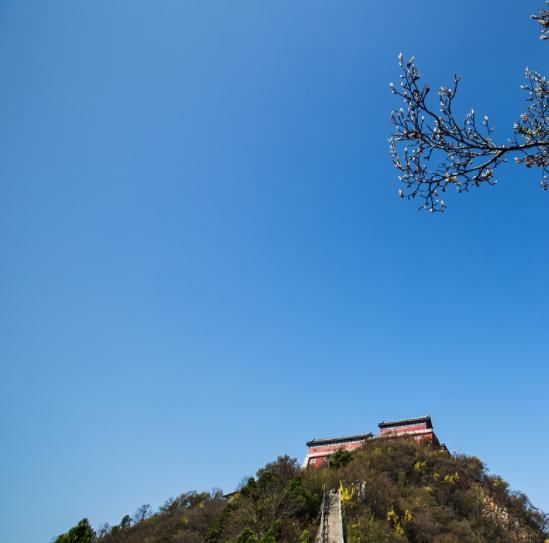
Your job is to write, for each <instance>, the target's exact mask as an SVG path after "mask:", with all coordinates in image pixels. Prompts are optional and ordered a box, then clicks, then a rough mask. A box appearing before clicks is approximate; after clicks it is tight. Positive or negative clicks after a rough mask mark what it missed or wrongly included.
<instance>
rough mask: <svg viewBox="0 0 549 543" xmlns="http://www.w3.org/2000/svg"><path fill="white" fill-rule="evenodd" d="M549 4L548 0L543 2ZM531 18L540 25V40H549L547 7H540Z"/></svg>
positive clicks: (548, 13)
mask: <svg viewBox="0 0 549 543" xmlns="http://www.w3.org/2000/svg"><path fill="white" fill-rule="evenodd" d="M545 3H546V4H547V6H549V0H547V1H546V2H545ZM532 19H534V20H535V21H537V22H538V23H539V24H540V26H541V31H540V36H539V39H540V40H549V7H547V8H545V9H541V10H540V11H539V13H538V14H537V15H532Z"/></svg>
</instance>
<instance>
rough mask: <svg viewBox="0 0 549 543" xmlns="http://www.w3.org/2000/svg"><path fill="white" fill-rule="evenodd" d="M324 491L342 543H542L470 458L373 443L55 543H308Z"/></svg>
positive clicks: (534, 517)
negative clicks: (334, 506) (334, 498)
mask: <svg viewBox="0 0 549 543" xmlns="http://www.w3.org/2000/svg"><path fill="white" fill-rule="evenodd" d="M332 488H334V489H339V491H340V495H341V496H342V501H343V504H344V509H343V511H344V524H345V532H346V534H345V536H346V538H345V540H346V542H347V543H407V542H410V543H458V542H459V543H511V542H513V543H516V542H521V543H549V533H548V530H549V523H548V517H547V516H546V515H545V514H544V513H542V512H541V511H539V510H537V509H536V508H535V507H533V506H532V504H531V503H530V502H529V501H528V498H527V497H526V496H525V495H524V494H521V493H518V492H513V491H510V490H509V487H508V485H507V483H505V481H503V479H501V478H500V477H496V476H493V475H489V474H488V473H487V471H486V468H485V467H484V465H483V464H482V462H481V461H480V460H478V459H477V458H474V457H468V456H463V455H454V456H452V455H449V454H447V453H445V452H443V451H439V450H435V449H432V448H430V447H428V446H426V445H420V444H416V443H415V442H413V441H410V440H379V439H377V440H372V441H370V442H369V443H368V444H367V445H366V446H365V447H364V448H363V449H362V450H359V451H356V452H353V453H348V452H345V453H343V452H342V453H339V454H338V455H337V456H334V457H333V459H332V461H331V462H330V463H329V466H327V467H324V468H320V469H318V468H309V469H306V470H302V469H300V468H299V466H298V464H297V461H296V460H295V459H291V458H289V457H288V456H283V457H279V458H278V459H277V460H276V461H275V462H272V463H269V464H267V465H266V466H265V467H263V468H261V469H260V470H259V471H258V472H257V474H256V476H255V477H251V478H249V479H248V480H247V481H246V482H245V483H244V484H243V485H242V486H241V488H240V489H239V490H238V491H237V492H235V493H234V494H232V495H229V496H226V497H224V496H223V495H222V493H221V491H219V490H216V491H213V492H210V493H197V492H190V493H186V494H182V495H181V496H179V497H178V498H175V499H169V500H167V501H166V502H165V503H164V505H162V507H161V508H160V510H159V511H158V512H156V513H154V514H151V512H150V507H149V506H142V507H140V508H139V509H138V512H137V515H138V516H137V518H138V519H139V520H132V519H131V518H130V517H129V516H128V515H126V516H125V517H124V518H123V519H122V521H121V522H120V524H119V525H117V526H112V527H110V526H107V525H105V526H103V527H102V528H100V529H99V530H98V531H97V533H94V532H93V530H91V528H90V527H89V524H88V523H87V521H86V520H83V521H81V522H80V523H79V524H78V526H76V527H75V528H72V529H71V530H69V532H67V533H66V534H63V535H61V536H59V537H58V538H57V539H55V543H91V542H92V541H93V543H137V542H139V543H143V542H147V543H286V542H287V543H295V542H299V543H311V542H312V541H313V540H314V536H315V534H316V531H317V526H318V515H319V509H320V504H321V501H322V495H323V492H324V490H325V489H332ZM77 532H78V533H77ZM78 534H81V535H82V538H81V539H78V537H79V535H78Z"/></svg>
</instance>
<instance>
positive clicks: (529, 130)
mask: <svg viewBox="0 0 549 543" xmlns="http://www.w3.org/2000/svg"><path fill="white" fill-rule="evenodd" d="M399 65H400V67H401V70H402V73H401V75H400V86H399V87H395V86H394V85H392V84H391V90H392V92H393V94H396V95H397V96H399V97H400V98H402V100H403V101H404V106H405V107H404V108H400V110H398V111H393V113H392V114H391V120H392V123H393V127H394V129H393V132H392V133H391V138H390V140H389V147H390V153H391V157H392V160H393V164H394V166H395V167H396V168H397V169H398V170H400V172H401V175H400V176H399V180H400V181H401V183H402V184H403V185H404V188H402V189H401V190H399V195H400V196H401V197H402V198H407V199H414V198H416V197H417V198H419V199H420V200H421V202H422V205H421V206H420V209H426V210H428V211H431V212H435V211H444V209H445V208H446V203H445V201H444V200H443V198H442V196H443V193H445V192H446V191H447V190H448V189H449V188H454V189H455V190H456V191H457V192H463V191H468V190H469V189H470V188H471V187H478V186H480V185H481V184H489V185H494V184H495V183H496V179H495V177H494V170H495V169H496V168H497V167H498V166H499V165H500V164H502V163H503V162H504V161H505V160H506V158H507V156H508V155H509V154H511V153H513V154H517V155H518V156H517V157H516V159H515V160H516V162H517V163H522V164H524V165H526V166H527V167H532V166H536V167H539V168H541V169H542V171H543V178H542V181H541V184H542V187H543V188H549V182H548V180H547V175H548V171H547V170H548V165H549V85H548V82H547V81H546V79H545V78H544V77H542V76H541V75H540V74H539V73H537V72H534V71H530V70H526V81H527V83H526V85H523V88H524V89H525V90H527V92H528V96H529V97H528V100H527V101H528V103H529V106H528V108H527V110H526V112H525V113H523V114H522V115H521V118H520V120H519V122H517V123H515V126H514V138H513V140H512V141H509V142H508V143H507V144H497V143H495V142H494V140H493V139H492V133H493V128H492V126H491V125H490V121H489V118H488V116H487V115H484V117H483V119H482V121H481V122H480V123H479V122H477V118H476V115H475V112H474V110H471V111H470V112H469V113H468V114H467V115H466V116H465V118H464V119H463V120H459V119H458V118H457V117H456V116H455V114H454V108H453V104H454V100H455V98H456V95H457V92H458V87H459V77H457V76H455V77H454V81H453V84H452V86H451V87H441V88H440V89H439V90H438V91H437V94H438V111H435V109H434V108H433V107H432V105H431V104H430V103H429V102H428V95H429V93H430V88H429V86H428V85H425V84H424V85H420V83H419V81H420V75H419V73H418V70H417V68H416V65H415V62H414V59H413V58H411V59H410V60H408V61H404V59H403V56H402V54H401V55H399Z"/></svg>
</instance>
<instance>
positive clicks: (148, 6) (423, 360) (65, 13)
mask: <svg viewBox="0 0 549 543" xmlns="http://www.w3.org/2000/svg"><path fill="white" fill-rule="evenodd" d="M541 5H542V2H541V1H537V0H536V1H534V0H522V1H521V2H503V3H502V2H499V1H496V0H486V1H484V2H478V1H475V2H473V1H472V0H464V1H462V2H455V1H452V2H451V1H446V0H436V1H435V0H423V1H422V2H421V7H419V5H418V6H415V7H413V6H411V5H410V3H409V2H405V1H404V0H394V1H393V2H373V1H366V2H364V1H356V2H354V1H349V2H345V3H341V2H322V1H321V2H318V1H315V2H312V1H304V2H289V1H277V2H270V3H267V2H251V1H249V2H244V1H239V2H225V3H222V2H198V1H190V0H188V1H184V2H180V1H169V0H164V1H163V2H145V1H142V0H131V1H130V0H126V1H123V0H119V1H116V2H113V1H110V0H109V1H107V0H96V1H94V2H86V1H68V0H65V1H57V0H50V1H48V2H38V1H31V0H27V1H23V2H21V1H19V2H15V1H13V0H12V1H10V0H4V1H3V2H2V3H1V4H0V70H1V73H2V81H3V84H2V85H1V86H0V97H1V99H0V107H1V115H0V119H1V121H0V142H1V146H0V148H1V149H2V152H1V157H2V159H1V160H0V248H1V252H2V258H1V259H0V364H1V369H2V379H1V382H0V422H1V424H0V437H1V441H2V452H1V455H0V457H1V462H0V506H1V508H2V511H3V521H2V523H0V540H2V541H3V542H6V543H34V542H40V541H49V540H50V539H51V538H52V537H53V536H55V535H56V534H58V533H60V532H62V531H64V530H66V529H67V528H69V527H70V526H72V525H73V524H74V523H76V522H77V521H78V520H79V519H80V518H82V517H83V516H87V517H88V518H89V519H90V521H91V522H92V524H93V525H94V526H97V525H99V524H100V523H102V522H105V521H108V522H110V523H115V522H118V521H119V520H120V518H121V517H122V516H123V515H125V514H126V513H129V514H131V513H133V512H134V511H135V509H136V508H137V507H138V506H139V505H141V504H142V503H150V504H151V505H153V507H157V506H158V505H159V504H161V503H162V502H163V501H164V499H166V498H168V497H169V496H174V495H177V494H179V493H181V492H184V491H188V490H192V489H210V488H212V487H221V488H223V489H225V490H231V489H232V488H234V486H235V485H236V484H237V483H238V482H239V480H240V479H241V478H242V476H244V475H246V474H251V473H253V472H254V471H255V470H256V469H257V468H258V467H259V466H261V465H262V464H264V463H265V462H267V461H269V460H271V459H273V458H274V457H276V455H278V454H282V453H289V454H291V455H293V456H297V457H299V458H302V457H303V455H304V453H305V445H304V444H305V441H307V440H308V439H311V438H313V437H315V436H316V437H321V436H329V435H333V434H335V435H340V434H346V433H360V432H364V431H370V430H375V428H376V424H377V422H379V421H380V420H381V419H386V420H388V419H391V418H402V417H407V416H418V415H423V414H431V415H432V417H433V421H434V424H435V427H436V429H437V431H438V433H439V435H440V437H441V438H442V439H443V440H444V441H446V443H447V444H448V446H449V448H450V449H451V450H453V451H460V452H465V453H469V454H474V455H478V456H479V457H480V458H482V459H483V460H484V461H485V462H486V463H487V465H488V467H489V468H490V470H491V471H493V472H495V473H499V474H501V475H502V476H503V477H505V478H506V479H507V480H508V481H509V482H510V483H511V485H512V486H513V487H514V488H517V489H520V490H522V491H524V492H525V493H526V494H528V495H529V496H530V498H531V499H532V501H533V502H534V504H535V505H537V506H539V507H541V508H543V509H545V510H549V499H548V497H547V490H546V489H547V488H549V465H548V463H547V450H548V448H549V437H548V433H547V431H546V429H545V428H546V424H547V419H548V409H547V391H548V384H549V365H548V361H549V342H548V341H547V317H548V315H547V308H548V303H549V294H548V292H547V275H548V266H549V251H548V250H547V249H548V247H547V231H548V230H549V213H548V212H547V211H548V206H549V195H548V194H545V193H542V192H541V191H540V189H539V188H538V185H539V176H538V174H537V172H534V171H529V170H526V169H524V168H517V167H513V166H512V165H510V166H506V167H504V168H503V169H502V170H501V172H500V175H499V178H500V183H499V184H498V186H497V187H494V188H483V189H482V190H477V191H474V192H472V193H470V194H466V195H459V196H457V195H450V197H448V198H447V201H448V204H449V208H448V212H447V213H446V214H445V215H436V216H432V215H429V214H426V213H418V212H417V211H416V210H415V207H414V205H413V204H410V203H406V202H402V201H400V200H399V199H398V198H397V197H396V192H397V189H398V185H397V182H396V173H395V171H393V169H392V166H391V164H390V161H389V158H388V149H387V137H388V132H389V130H390V125H389V113H390V110H391V109H392V108H396V107H399V105H400V104H399V103H398V102H397V101H396V99H395V97H393V96H392V95H391V94H390V93H389V90H388V84H389V82H390V81H395V80H397V79H398V66H397V59H396V57H397V54H398V53H399V52H400V51H403V52H404V54H405V55H412V54H413V55H415V56H416V58H417V62H418V67H419V69H420V71H421V73H422V75H424V76H425V78H426V79H427V80H428V81H429V82H430V84H431V86H435V87H436V86H438V85H441V84H444V83H448V82H449V81H450V80H451V76H452V75H453V73H454V72H457V73H459V74H460V75H461V76H462V77H463V86H462V93H461V102H460V103H461V107H462V108H463V110H464V111H465V110H466V109H468V108H470V107H474V108H475V109H476V110H477V111H479V112H482V113H484V112H486V113H488V114H489V115H490V117H491V119H492V120H493V123H494V125H495V126H496V135H499V137H500V138H501V139H502V140H504V139H505V138H506V137H507V136H508V135H509V134H510V132H509V129H510V127H511V126H512V123H513V121H514V120H515V119H516V118H517V117H518V115H519V114H520V112H521V110H522V108H523V98H524V92H523V91H521V90H520V88H519V85H520V84H521V82H522V76H523V71H524V68H525V67H526V66H530V67H531V68H537V69H539V70H540V71H542V72H545V73H547V68H548V63H547V58H548V56H547V51H548V50H547V47H548V45H547V44H543V43H541V42H540V41H539V40H538V31H537V28H536V27H535V24H534V23H533V22H532V21H531V20H530V19H529V15H530V14H531V13H533V12H535V11H537V9H538V8H540V7H541Z"/></svg>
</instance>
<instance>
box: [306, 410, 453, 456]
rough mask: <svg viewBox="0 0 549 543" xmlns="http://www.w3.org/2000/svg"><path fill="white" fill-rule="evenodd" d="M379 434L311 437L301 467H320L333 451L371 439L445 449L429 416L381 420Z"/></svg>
mask: <svg viewBox="0 0 549 543" xmlns="http://www.w3.org/2000/svg"><path fill="white" fill-rule="evenodd" d="M378 427H379V434H378V435H377V436H374V435H373V434H372V433H369V434H359V435H355V436H346V437H331V438H326V439H312V440H311V441H308V442H307V456H306V457H305V460H304V462H303V467H308V466H314V467H320V466H323V465H324V464H326V462H327V460H328V458H329V457H330V456H331V455H332V454H334V453H335V452H337V451H339V450H341V449H343V450H345V451H354V450H356V449H360V448H361V447H363V446H364V444H365V443H366V442H367V441H370V440H373V439H391V438H408V439H413V440H414V441H418V442H421V443H429V444H430V445H432V446H434V447H440V448H441V449H444V450H447V449H446V446H445V445H441V444H440V442H439V440H438V438H437V436H436V434H435V431H434V429H433V423H432V421H431V417H430V416H427V417H418V418H415V419H403V420H396V421H392V422H386V421H382V422H380V423H379V424H378Z"/></svg>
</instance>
